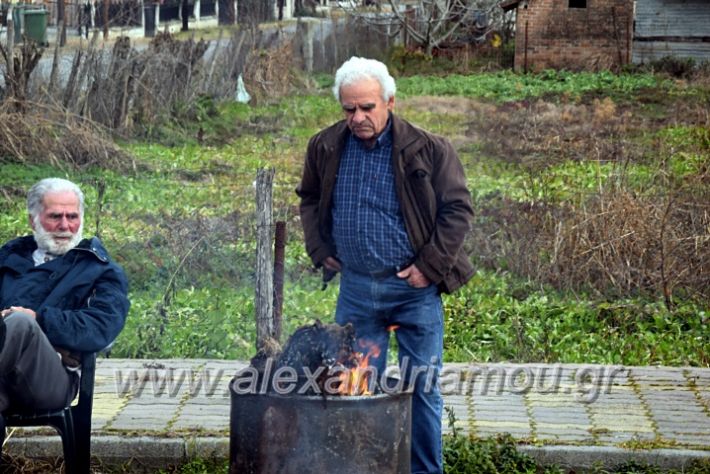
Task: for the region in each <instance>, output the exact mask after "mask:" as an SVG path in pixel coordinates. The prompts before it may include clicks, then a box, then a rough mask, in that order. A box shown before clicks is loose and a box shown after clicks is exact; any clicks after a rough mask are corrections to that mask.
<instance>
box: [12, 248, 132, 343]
mask: <svg viewBox="0 0 710 474" xmlns="http://www.w3.org/2000/svg"><path fill="white" fill-rule="evenodd" d="M36 248H37V244H36V243H35V240H34V237H33V236H31V235H30V236H26V237H20V238H18V239H15V240H12V241H10V242H8V243H6V244H5V245H4V246H3V247H2V248H0V307H1V308H9V307H10V306H23V307H25V308H29V309H32V310H34V311H35V312H36V313H37V323H38V324H39V325H40V327H41V328H42V330H43V331H44V333H45V334H46V335H47V338H48V339H49V342H51V343H52V345H54V346H57V347H63V348H66V349H70V350H72V351H80V352H95V351H98V350H101V349H103V348H105V347H106V346H108V345H109V344H111V342H113V340H114V339H115V338H116V336H118V334H119V333H120V332H121V330H122V329H123V325H124V323H125V321H126V315H127V314H128V308H129V306H130V303H129V301H128V297H127V293H128V281H127V279H126V276H125V274H124V273H123V270H122V269H121V267H120V266H118V264H116V263H115V262H113V260H111V259H110V258H109V256H108V253H107V252H106V249H105V248H104V247H103V245H102V244H101V241H99V239H97V238H96V237H94V238H92V239H84V240H82V241H81V242H80V243H79V245H77V246H76V247H75V248H73V249H71V250H70V251H68V252H67V253H66V254H64V255H63V256H61V257H57V258H55V259H54V260H52V261H50V262H47V263H44V264H42V265H39V266H36V267H35V265H34V261H33V260H32V252H34V250H35V249H36Z"/></svg>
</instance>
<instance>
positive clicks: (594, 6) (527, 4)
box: [500, 0, 634, 72]
mask: <svg viewBox="0 0 710 474" xmlns="http://www.w3.org/2000/svg"><path fill="white" fill-rule="evenodd" d="M500 6H501V7H502V8H503V10H505V11H510V10H513V9H515V10H516V20H515V70H516V71H519V72H527V71H540V70H543V69H567V70H572V71H575V70H600V69H618V68H619V67H620V66H623V65H624V64H628V63H629V62H631V48H632V41H633V16H634V1H633V0H504V1H503V2H502V3H501V4H500Z"/></svg>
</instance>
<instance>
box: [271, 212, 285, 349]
mask: <svg viewBox="0 0 710 474" xmlns="http://www.w3.org/2000/svg"><path fill="white" fill-rule="evenodd" d="M285 256H286V223H285V222H284V221H277V222H276V237H275V239H274V333H273V338H274V339H276V340H277V341H280V340H281V321H282V319H283V317H282V315H283V301H284V260H285Z"/></svg>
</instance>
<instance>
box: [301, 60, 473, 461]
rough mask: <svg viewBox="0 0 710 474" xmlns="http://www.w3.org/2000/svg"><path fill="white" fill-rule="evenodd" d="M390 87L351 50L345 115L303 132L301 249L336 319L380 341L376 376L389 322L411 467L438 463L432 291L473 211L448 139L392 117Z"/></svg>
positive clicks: (461, 262)
mask: <svg viewBox="0 0 710 474" xmlns="http://www.w3.org/2000/svg"><path fill="white" fill-rule="evenodd" d="M395 91H396V87H395V81H394V79H393V78H392V76H391V75H390V74H389V72H388V70H387V66H385V65H384V64H383V63H381V62H379V61H375V60H372V59H365V58H358V57H353V58H351V59H349V60H348V61H346V62H345V63H344V64H343V65H342V66H341V67H340V69H338V71H337V72H336V74H335V85H334V87H333V92H334V94H335V98H336V100H338V101H339V102H340V106H341V107H342V110H343V114H344V120H342V121H340V122H338V123H336V124H334V125H332V126H330V127H328V128H326V129H325V130H322V131H321V132H319V133H318V134H316V135H315V136H314V137H313V138H311V140H310V142H309V144H308V150H307V153H306V160H305V164H304V169H303V176H302V179H301V183H300V184H299V186H298V188H297V190H296V192H297V194H298V195H299V197H300V198H301V205H300V214H301V221H302V225H303V229H304V236H305V241H306V250H307V251H308V254H309V256H310V257H311V259H312V261H313V263H314V264H315V265H316V266H317V267H321V266H322V267H323V269H324V272H325V274H326V275H327V274H333V273H335V272H340V274H341V277H340V293H339V296H338V304H337V309H336V315H335V318H336V321H337V322H338V323H340V324H345V323H348V322H350V323H352V324H353V325H354V327H355V330H356V335H357V338H358V339H359V340H360V341H362V342H363V343H366V344H375V345H377V346H378V347H379V348H380V350H381V352H380V355H379V357H375V358H371V359H370V363H371V364H372V365H373V366H374V367H375V368H376V369H377V370H378V373H379V374H382V373H383V372H384V370H385V364H386V360H387V348H388V345H389V336H390V332H391V330H392V329H393V328H396V330H395V336H396V338H397V343H398V357H399V364H400V369H401V371H402V374H403V376H404V378H405V380H406V381H407V382H408V383H409V384H410V386H412V387H413V388H414V393H413V398H412V452H411V471H412V472H413V473H424V472H426V473H440V472H442V471H443V461H442V445H441V415H442V398H441V394H440V392H439V388H438V384H437V381H438V373H439V371H440V369H441V363H442V360H441V359H442V353H443V331H444V329H443V309H442V304H441V297H440V294H441V293H442V292H447V293H448V292H452V291H454V290H456V289H458V288H459V287H460V286H462V285H463V284H465V283H466V282H467V281H468V280H469V279H470V278H471V276H472V275H473V273H474V270H473V267H472V266H471V263H470V261H469V259H468V257H467V255H466V254H465V253H464V251H463V250H462V246H463V241H464V237H465V235H466V233H467V232H468V230H469V226H470V221H471V218H472V216H473V210H472V206H471V197H470V193H469V191H468V189H467V187H466V179H465V176H464V172H463V167H462V165H461V162H460V161H459V159H458V156H457V155H456V152H455V151H454V148H453V146H452V145H451V143H450V142H449V141H448V140H446V139H445V138H442V137H440V136H437V135H434V134H431V133H429V132H426V131H424V130H421V129H419V128H417V127H415V126H414V125H412V124H410V123H409V122H407V121H405V120H403V119H401V118H399V117H398V116H396V115H395V114H394V105H395ZM325 279H327V278H325ZM365 341H366V342H365Z"/></svg>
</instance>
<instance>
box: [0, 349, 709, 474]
mask: <svg viewBox="0 0 710 474" xmlns="http://www.w3.org/2000/svg"><path fill="white" fill-rule="evenodd" d="M246 365H247V362H245V361H214V360H193V359H170V360H122V359H99V360H98V362H97V371H96V386H95V396H94V414H93V420H92V430H93V438H92V451H93V454H94V455H95V456H98V457H100V458H101V459H102V460H104V461H105V462H112V461H118V460H121V459H123V461H124V462H125V460H127V459H131V458H134V459H136V458H140V459H141V460H142V461H141V462H143V463H145V465H151V463H155V464H156V465H161V463H165V462H172V463H175V462H179V461H180V460H182V459H184V458H185V457H186V456H190V455H194V454H195V453H201V454H202V455H208V456H211V455H215V454H216V455H219V456H222V457H227V456H228V445H229V440H228V436H229V413H230V401H231V399H230V393H229V382H230V380H231V378H232V377H233V376H234V374H235V373H236V372H237V371H238V370H240V369H242V368H244V367H246ZM445 374H446V376H447V379H446V380H447V382H448V383H447V385H446V387H445V389H443V390H442V392H443V393H444V404H445V406H447V407H449V408H450V409H451V410H452V411H453V414H454V417H455V426H456V427H457V428H460V431H461V432H463V433H465V434H473V435H475V436H478V437H488V436H496V435H498V434H501V433H509V434H510V435H511V436H513V438H515V439H517V440H519V441H521V443H523V444H527V443H530V442H533V443H534V444H535V446H534V447H532V448H525V449H527V450H529V451H530V454H531V455H534V456H535V457H537V458H538V459H540V460H546V459H547V460H550V459H554V460H555V461H554V462H556V463H558V464H561V465H576V467H584V463H587V462H588V461H589V460H590V459H591V460H593V461H594V462H602V464H604V463H609V462H611V460H617V459H620V458H623V455H624V453H626V456H627V459H642V458H643V459H649V460H652V461H653V462H657V463H658V464H659V465H660V464H664V463H665V464H664V465H667V464H673V463H675V464H674V465H676V466H682V465H685V463H686V462H687V461H688V459H699V458H710V407H709V403H708V401H709V400H710V369H705V368H695V367H693V368H687V367H686V368H668V367H662V368H656V367H617V366H602V365H583V364H574V365H572V364H570V365H561V364H555V365H547V366H546V365H541V364H476V365H470V364H446V365H445ZM454 382H460V383H454ZM443 423H444V431H445V432H447V433H450V432H451V429H450V427H449V426H448V423H449V420H448V413H444V417H443ZM48 433H51V431H49V432H48V430H47V429H46V428H40V429H26V430H18V431H16V432H15V433H13V435H12V437H11V439H10V440H9V442H8V444H7V445H6V450H7V452H9V453H25V454H27V455H32V453H37V452H43V453H55V452H56V453H58V455H59V454H60V453H61V442H60V440H59V437H58V436H46V435H47V434H48ZM521 446H522V445H521ZM630 447H634V448H636V449H635V450H631V449H629V448H630ZM664 447H665V448H666V449H664ZM669 447H672V448H673V449H672V450H671V449H667V448H669ZM638 448H647V449H640V450H639V449H638ZM207 453H209V454H207ZM564 453H567V458H566V459H567V462H565V455H564ZM684 453H685V455H684ZM589 462H591V461H589ZM575 463H576V464H575ZM163 465H164V464H163ZM588 466H591V464H588Z"/></svg>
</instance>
